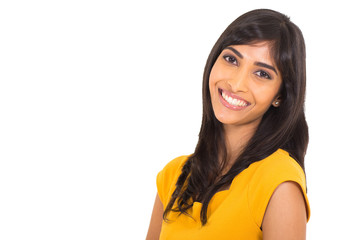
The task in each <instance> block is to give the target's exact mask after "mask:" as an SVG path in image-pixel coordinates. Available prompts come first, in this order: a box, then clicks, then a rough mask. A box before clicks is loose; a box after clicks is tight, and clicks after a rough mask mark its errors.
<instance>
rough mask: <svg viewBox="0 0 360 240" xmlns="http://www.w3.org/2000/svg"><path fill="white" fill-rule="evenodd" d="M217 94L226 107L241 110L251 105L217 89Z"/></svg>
mask: <svg viewBox="0 0 360 240" xmlns="http://www.w3.org/2000/svg"><path fill="white" fill-rule="evenodd" d="M219 94H220V96H221V99H222V100H223V101H222V102H223V103H224V105H225V106H226V107H231V108H234V109H243V108H245V107H247V106H250V105H251V103H249V102H248V101H246V100H244V99H242V98H240V97H239V96H236V95H234V94H231V93H230V92H228V91H226V90H223V89H221V88H219Z"/></svg>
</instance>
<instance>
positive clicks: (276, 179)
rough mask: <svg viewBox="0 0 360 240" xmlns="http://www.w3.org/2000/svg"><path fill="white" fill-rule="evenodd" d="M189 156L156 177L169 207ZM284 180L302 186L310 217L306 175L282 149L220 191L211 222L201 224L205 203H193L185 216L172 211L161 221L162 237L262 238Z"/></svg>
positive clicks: (210, 213) (211, 206)
mask: <svg viewBox="0 0 360 240" xmlns="http://www.w3.org/2000/svg"><path fill="white" fill-rule="evenodd" d="M187 159H188V156H181V157H178V158H175V159H174V160H172V161H170V162H169V163H168V164H167V165H166V166H165V167H164V169H163V170H162V171H160V172H159V174H158V176H157V189H158V194H159V197H160V200H161V202H162V204H163V206H164V210H165V207H166V206H167V204H168V202H169V200H170V198H171V195H172V193H173V192H174V190H175V183H176V181H177V179H178V177H179V175H180V173H181V168H182V166H183V165H184V163H185V162H186V160H187ZM285 181H294V182H296V183H298V184H299V186H300V187H301V189H302V191H303V194H304V199H305V202H306V207H307V216H308V220H309V217H310V207H309V201H308V198H307V195H306V182H305V174H304V172H303V170H302V168H301V167H300V165H299V164H298V163H297V162H296V161H295V160H294V159H293V158H291V157H290V156H289V154H288V152H286V151H284V150H282V149H279V150H277V151H276V152H275V153H273V154H271V155H270V156H269V157H267V158H265V159H263V160H261V161H258V162H255V163H252V164H251V165H250V166H249V167H248V168H247V169H245V170H244V171H242V172H241V173H240V174H238V175H237V176H236V177H235V178H234V180H233V181H232V183H231V185H230V188H229V189H228V190H224V191H219V192H217V193H216V194H215V195H214V196H213V198H212V199H211V201H210V203H209V207H208V222H207V223H206V225H205V226H201V221H200V210H201V207H202V204H201V203H199V202H194V205H193V207H192V208H191V209H190V211H188V213H189V214H190V215H191V216H192V218H191V217H189V216H186V215H184V214H181V215H180V216H179V213H177V212H173V211H171V212H170V213H169V214H168V219H169V220H170V222H164V221H163V223H162V228H161V234H160V239H161V240H163V239H171V240H175V239H179V240H184V239H187V240H191V239H196V240H202V239H206V240H211V239H216V240H219V239H227V240H231V239H246V240H252V239H262V231H261V229H260V227H261V224H262V220H263V217H264V214H265V210H266V207H267V205H268V202H269V200H270V197H271V195H272V194H273V192H274V190H275V189H276V188H277V186H278V185H279V184H281V183H283V182H285Z"/></svg>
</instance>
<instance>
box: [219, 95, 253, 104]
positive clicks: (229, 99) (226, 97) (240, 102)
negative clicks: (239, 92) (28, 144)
mask: <svg viewBox="0 0 360 240" xmlns="http://www.w3.org/2000/svg"><path fill="white" fill-rule="evenodd" d="M221 96H222V97H223V98H224V99H225V100H226V101H227V102H228V103H230V104H231V105H234V106H240V107H245V106H246V105H247V104H246V102H244V101H241V100H240V99H236V98H232V97H230V96H228V95H226V94H225V93H224V92H222V93H221Z"/></svg>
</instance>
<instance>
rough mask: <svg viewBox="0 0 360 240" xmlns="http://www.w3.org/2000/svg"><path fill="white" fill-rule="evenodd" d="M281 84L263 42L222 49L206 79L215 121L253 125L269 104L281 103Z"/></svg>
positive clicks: (278, 73) (258, 120)
mask: <svg viewBox="0 0 360 240" xmlns="http://www.w3.org/2000/svg"><path fill="white" fill-rule="evenodd" d="M281 83H282V79H281V76H280V72H279V70H278V69H277V68H276V66H275V63H274V60H273V58H272V57H271V54H270V46H269V44H268V43H267V42H261V43H257V44H252V45H232V46H229V47H227V48H225V49H224V50H223V51H222V52H221V53H220V55H219V57H218V58H217V60H216V62H215V64H214V66H213V68H212V70H211V73H210V77H209V88H210V95H211V103H212V107H213V109H214V113H215V116H216V118H217V119H218V120H219V121H220V122H222V123H223V124H229V125H246V124H252V125H253V124H254V126H257V125H258V124H259V123H260V121H261V119H262V116H263V115H264V114H265V112H266V111H267V110H268V109H269V107H270V106H271V105H273V106H274V107H277V106H279V105H280V104H281V103H280V99H279V95H278V93H279V89H280V86H281ZM276 102H278V103H277V104H276Z"/></svg>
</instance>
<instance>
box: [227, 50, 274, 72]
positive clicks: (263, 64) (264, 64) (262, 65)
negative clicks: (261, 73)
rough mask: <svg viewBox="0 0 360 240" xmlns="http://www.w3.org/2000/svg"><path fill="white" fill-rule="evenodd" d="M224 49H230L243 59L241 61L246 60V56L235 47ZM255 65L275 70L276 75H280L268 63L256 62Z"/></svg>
mask: <svg viewBox="0 0 360 240" xmlns="http://www.w3.org/2000/svg"><path fill="white" fill-rule="evenodd" d="M224 49H229V50H231V51H233V52H234V53H235V55H237V56H238V57H239V58H241V59H243V58H244V56H243V55H242V54H241V53H240V52H239V51H238V50H236V49H235V48H233V47H226V48H224ZM254 64H255V65H256V66H259V67H264V68H268V69H270V70H273V71H274V72H275V73H276V75H278V73H277V71H276V69H275V68H274V67H273V66H271V65H269V64H266V63H263V62H255V63H254Z"/></svg>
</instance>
